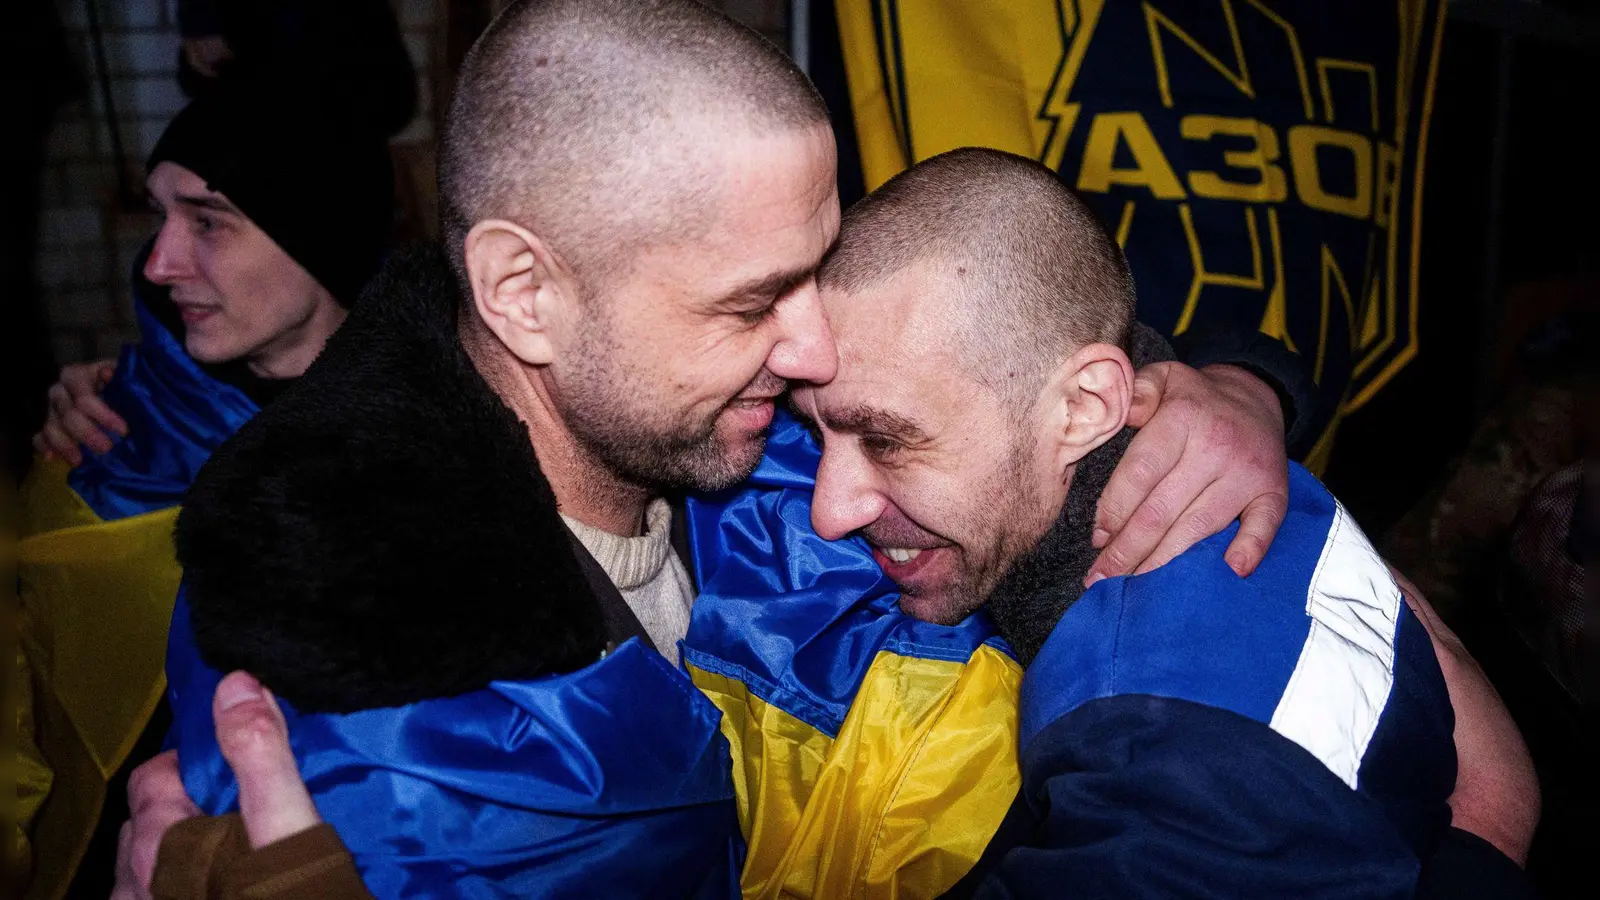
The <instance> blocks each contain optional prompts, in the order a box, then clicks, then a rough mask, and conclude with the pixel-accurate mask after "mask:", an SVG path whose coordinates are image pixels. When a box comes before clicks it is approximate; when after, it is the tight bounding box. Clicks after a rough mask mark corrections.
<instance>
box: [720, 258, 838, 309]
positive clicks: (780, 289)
mask: <svg viewBox="0 0 1600 900" xmlns="http://www.w3.org/2000/svg"><path fill="white" fill-rule="evenodd" d="M816 273H817V267H816V266H809V267H807V268H804V269H791V270H789V271H787V272H774V273H772V274H771V275H764V276H762V277H760V278H756V279H753V280H751V281H748V282H745V283H744V284H741V285H739V286H737V287H735V288H733V289H732V290H730V291H728V292H727V293H725V294H723V295H722V297H721V299H719V300H717V301H716V304H715V305H716V307H717V308H718V309H729V310H738V309H741V308H743V307H744V306H745V305H747V304H748V303H749V301H751V300H753V299H757V298H760V299H770V298H773V297H782V296H783V295H784V294H787V293H789V292H790V291H792V290H794V289H795V288H796V287H799V286H800V285H802V284H804V283H805V281H806V279H808V278H810V277H811V276H813V275H815V274H816Z"/></svg>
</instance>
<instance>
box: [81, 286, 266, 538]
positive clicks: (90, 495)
mask: <svg viewBox="0 0 1600 900" xmlns="http://www.w3.org/2000/svg"><path fill="white" fill-rule="evenodd" d="M136 281H137V279H136ZM134 307H135V310H136V312H137V315H138V319H139V332H140V335H141V337H140V340H139V343H137V344H129V345H128V346H126V347H124V348H123V350H122V356H121V358H119V359H118V360H117V374H116V375H115V376H114V377H113V378H112V379H111V382H110V383H109V384H107V385H106V389H105V391H104V392H103V393H102V394H101V397H102V398H103V399H104V400H105V401H106V403H107V404H108V405H110V407H111V408H112V409H114V410H116V411H117V413H118V414H119V415H121V416H122V418H123V419H125V420H126V421H127V423H128V436H127V437H125V438H118V439H116V442H115V445H114V446H113V447H112V448H111V451H110V452H108V453H105V454H102V455H100V456H95V455H93V454H85V456H84V461H83V465H81V466H78V467H77V468H75V469H73V470H72V474H71V475H69V476H68V478H67V483H68V484H69V485H70V486H71V487H72V489H73V491H75V492H76V493H77V494H78V496H80V497H82V498H83V500H84V502H86V503H88V504H89V507H90V508H91V509H93V510H94V511H95V514H96V515H98V516H99V517H100V518H101V519H103V520H105V521H108V522H109V521H111V520H113V519H122V518H126V517H128V516H136V515H139V514H141V513H147V512H152V511H154V510H158V509H166V508H167V507H169V506H176V505H177V504H178V503H179V502H181V501H182V500H183V495H184V492H185V491H187V490H188V489H189V485H190V484H192V483H194V477H195V475H196V474H197V473H198V472H199V471H200V467H201V466H202V465H204V464H205V461H206V460H207V459H209V458H210V456H211V454H212V452H214V451H215V450H216V449H217V448H218V447H220V446H221V445H222V443H223V442H224V441H226V440H227V439H228V438H230V437H232V436H233V434H234V432H236V431H238V430H239V428H240V427H242V426H243V425H244V423H245V422H248V421H249V420H250V419H251V417H253V416H254V415H255V414H256V412H257V411H258V410H257V407H256V404H255V402H254V401H252V400H251V399H250V398H249V397H247V396H245V394H244V392H243V391H240V390H239V389H238V388H236V387H233V386H232V385H229V384H224V383H223V382H221V381H218V380H217V379H215V378H212V377H211V376H210V375H207V374H206V373H205V371H204V370H202V369H201V368H200V365H199V363H196V362H195V361H194V359H192V358H191V357H190V356H189V354H188V353H186V352H185V351H184V349H183V346H182V345H181V344H179V343H178V341H177V339H176V338H174V337H173V336H172V334H171V333H169V332H168V331H167V330H166V329H165V328H163V327H162V326H161V324H160V323H159V322H157V321H156V319H155V317H154V316H152V315H151V314H150V312H149V311H148V310H146V309H145V308H144V306H143V305H142V304H140V303H138V302H137V300H136V301H135V303H134Z"/></svg>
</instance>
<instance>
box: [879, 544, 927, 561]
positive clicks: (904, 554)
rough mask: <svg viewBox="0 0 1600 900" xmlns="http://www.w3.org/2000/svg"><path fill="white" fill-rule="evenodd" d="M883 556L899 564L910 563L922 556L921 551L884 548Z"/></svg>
mask: <svg viewBox="0 0 1600 900" xmlns="http://www.w3.org/2000/svg"><path fill="white" fill-rule="evenodd" d="M883 555H884V556H887V557H889V558H890V559H892V560H894V561H895V562H897V563H902V564H904V563H908V562H911V561H912V560H913V559H916V558H917V557H919V556H921V555H922V551H921V550H910V549H906V548H903V547H884V548H883Z"/></svg>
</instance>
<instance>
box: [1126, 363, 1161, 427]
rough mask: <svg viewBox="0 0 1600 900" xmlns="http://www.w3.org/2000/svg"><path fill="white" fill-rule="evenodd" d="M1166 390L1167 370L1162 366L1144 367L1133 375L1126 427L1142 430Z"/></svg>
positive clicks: (1153, 413)
mask: <svg viewBox="0 0 1600 900" xmlns="http://www.w3.org/2000/svg"><path fill="white" fill-rule="evenodd" d="M1166 389H1167V370H1166V368H1165V367H1163V366H1146V367H1144V368H1143V369H1140V370H1139V371H1138V372H1136V373H1135V374H1134V377H1133V402H1132V403H1131V404H1129V406H1128V425H1129V426H1131V427H1133V428H1143V427H1144V426H1145V425H1146V424H1148V423H1149V421H1150V417H1151V416H1153V415H1155V412H1156V407H1157V406H1160V405H1161V395H1162V394H1163V393H1165V392H1166Z"/></svg>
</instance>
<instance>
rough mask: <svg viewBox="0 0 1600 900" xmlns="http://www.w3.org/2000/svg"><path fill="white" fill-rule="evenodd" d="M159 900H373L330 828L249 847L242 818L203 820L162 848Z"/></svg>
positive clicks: (155, 888)
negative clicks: (212, 899)
mask: <svg viewBox="0 0 1600 900" xmlns="http://www.w3.org/2000/svg"><path fill="white" fill-rule="evenodd" d="M150 894H151V896H152V897H153V898H154V900H210V898H221V900H246V898H249V900H299V898H307V900H313V898H314V900H372V894H371V893H370V892H368V891H367V886H366V885H365V884H364V883H363V882H362V881H361V874H360V873H359V872H358V871H357V870H356V866H355V861H354V860H353V859H351V857H350V852H349V851H348V850H346V849H345V846H344V843H343V842H342V841H340V840H339V835H338V834H337V833H335V832H334V830H333V826H331V825H326V824H324V825H318V826H317V827H316V828H312V829H309V830H307V831H302V832H300V833H299V834H296V835H293V836H291V837H287V838H284V839H283V840H281V841H278V842H276V843H273V844H268V845H267V846H265V847H262V848H260V849H257V850H252V849H250V843H249V840H248V839H247V838H246V836H245V831H244V823H243V821H242V820H240V818H239V816H238V815H237V814H234V815H227V816H216V817H208V816H198V817H196V818H193V819H187V820H185V821H182V822H179V823H178V824H177V825H174V826H173V827H172V829H171V830H170V831H168V832H167V835H166V837H165V838H164V839H163V840H162V842H161V851H160V853H159V855H158V857H157V859H156V871H155V877H154V879H153V881H152V883H151V885H150Z"/></svg>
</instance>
